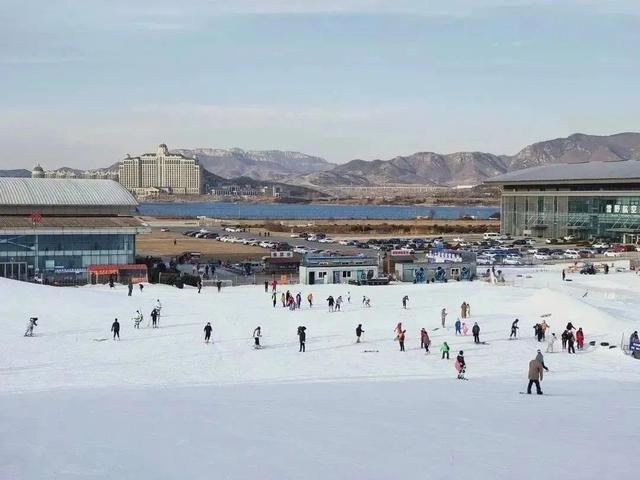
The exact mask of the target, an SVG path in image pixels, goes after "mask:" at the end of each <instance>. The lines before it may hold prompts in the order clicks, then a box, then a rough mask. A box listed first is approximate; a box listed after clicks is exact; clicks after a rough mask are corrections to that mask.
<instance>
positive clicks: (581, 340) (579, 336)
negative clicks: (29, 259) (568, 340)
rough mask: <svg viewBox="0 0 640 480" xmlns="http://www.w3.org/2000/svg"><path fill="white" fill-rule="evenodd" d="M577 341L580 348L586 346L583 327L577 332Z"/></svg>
mask: <svg viewBox="0 0 640 480" xmlns="http://www.w3.org/2000/svg"><path fill="white" fill-rule="evenodd" d="M576 343H577V344H578V350H582V349H583V348H584V332H583V331H582V327H580V328H579V329H578V331H577V332H576Z"/></svg>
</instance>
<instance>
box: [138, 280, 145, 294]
mask: <svg viewBox="0 0 640 480" xmlns="http://www.w3.org/2000/svg"><path fill="white" fill-rule="evenodd" d="M138 286H139V287H140V293H142V290H144V285H143V284H142V282H140V283H139V284H138Z"/></svg>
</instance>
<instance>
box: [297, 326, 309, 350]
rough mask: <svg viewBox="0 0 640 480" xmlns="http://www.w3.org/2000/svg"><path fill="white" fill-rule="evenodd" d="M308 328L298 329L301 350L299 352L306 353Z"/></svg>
mask: <svg viewBox="0 0 640 480" xmlns="http://www.w3.org/2000/svg"><path fill="white" fill-rule="evenodd" d="M306 330H307V327H298V337H299V340H300V350H298V351H299V352H304V351H306V350H305V343H306V340H307V332H306Z"/></svg>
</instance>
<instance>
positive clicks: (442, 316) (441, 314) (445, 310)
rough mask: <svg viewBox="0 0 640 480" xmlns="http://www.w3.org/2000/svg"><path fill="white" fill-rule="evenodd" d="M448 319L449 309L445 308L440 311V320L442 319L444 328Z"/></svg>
mask: <svg viewBox="0 0 640 480" xmlns="http://www.w3.org/2000/svg"><path fill="white" fill-rule="evenodd" d="M446 319H447V309H446V308H443V309H442V311H441V312H440V320H441V321H442V328H444V321H445V320H446Z"/></svg>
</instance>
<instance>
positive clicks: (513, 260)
mask: <svg viewBox="0 0 640 480" xmlns="http://www.w3.org/2000/svg"><path fill="white" fill-rule="evenodd" d="M502 263H504V264H505V265H522V260H521V259H520V257H515V256H508V257H506V258H505V259H504V262H502Z"/></svg>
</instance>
